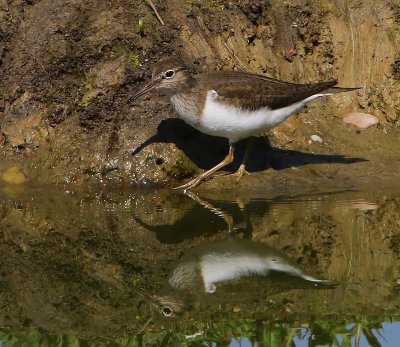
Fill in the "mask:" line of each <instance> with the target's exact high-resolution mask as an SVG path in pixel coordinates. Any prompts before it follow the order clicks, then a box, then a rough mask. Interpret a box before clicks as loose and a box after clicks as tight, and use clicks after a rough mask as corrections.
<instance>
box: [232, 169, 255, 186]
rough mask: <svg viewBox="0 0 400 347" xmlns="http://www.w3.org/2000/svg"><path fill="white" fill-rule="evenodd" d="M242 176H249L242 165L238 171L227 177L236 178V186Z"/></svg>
mask: <svg viewBox="0 0 400 347" xmlns="http://www.w3.org/2000/svg"><path fill="white" fill-rule="evenodd" d="M243 175H246V176H250V175H251V174H250V172H248V171H247V170H246V166H245V165H244V164H242V165H240V167H239V169H238V170H237V171H236V172H234V173H232V174H230V175H229V176H236V184H237V183H238V182H239V181H240V179H241V178H242V177H243Z"/></svg>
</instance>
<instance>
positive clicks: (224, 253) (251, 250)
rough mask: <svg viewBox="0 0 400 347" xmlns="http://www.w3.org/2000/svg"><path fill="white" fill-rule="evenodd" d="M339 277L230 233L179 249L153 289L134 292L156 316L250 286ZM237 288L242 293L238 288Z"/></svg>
mask: <svg viewBox="0 0 400 347" xmlns="http://www.w3.org/2000/svg"><path fill="white" fill-rule="evenodd" d="M338 285H339V283H338V282H336V281H334V280H329V279H321V278H317V277H315V276H313V275H310V274H309V273H308V272H306V271H305V270H303V269H302V268H301V267H300V266H299V264H297V263H296V262H295V261H293V260H291V259H290V258H289V257H288V256H286V255H285V254H283V253H281V252H280V251H278V250H276V249H275V248H272V247H270V246H268V245H267V244H264V243H262V242H256V241H252V240H246V239H238V238H229V239H226V240H220V241H212V242H206V243H204V244H202V245H200V246H198V247H196V248H194V249H193V250H191V251H190V252H188V253H186V254H184V255H183V256H182V257H181V258H180V259H179V260H178V262H177V263H176V264H175V265H174V266H173V267H172V269H171V271H170V273H169V275H168V277H167V279H166V281H165V284H164V286H163V288H161V290H160V291H159V293H158V294H151V293H150V292H148V291H146V290H143V289H141V288H137V289H135V292H136V293H137V294H139V295H140V296H142V297H144V298H145V299H146V300H147V301H148V302H150V304H151V305H152V311H153V313H155V314H156V317H157V318H162V319H176V318H180V317H182V316H183V315H184V314H185V313H189V312H191V311H193V309H195V308H197V307H199V306H202V305H204V304H206V305H205V306H207V305H208V304H210V302H211V301H214V302H216V303H217V304H218V305H219V304H224V303H228V304H229V302H230V301H234V302H236V303H237V300H239V298H240V297H241V296H243V297H244V298H248V296H247V295H243V292H248V291H249V290H250V288H255V290H256V291H257V292H258V293H260V294H261V293H264V294H265V295H274V294H277V293H281V292H283V291H287V290H290V289H333V288H336V287H337V286H338ZM240 293H242V294H240Z"/></svg>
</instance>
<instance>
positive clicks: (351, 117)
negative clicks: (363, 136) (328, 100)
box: [343, 112, 379, 129]
mask: <svg viewBox="0 0 400 347" xmlns="http://www.w3.org/2000/svg"><path fill="white" fill-rule="evenodd" d="M343 122H344V123H346V124H352V125H354V126H356V127H357V128H360V129H367V128H369V127H371V126H373V125H376V124H378V123H379V119H378V118H376V117H375V116H373V115H372V114H369V113H362V112H353V113H349V114H347V115H346V116H344V117H343Z"/></svg>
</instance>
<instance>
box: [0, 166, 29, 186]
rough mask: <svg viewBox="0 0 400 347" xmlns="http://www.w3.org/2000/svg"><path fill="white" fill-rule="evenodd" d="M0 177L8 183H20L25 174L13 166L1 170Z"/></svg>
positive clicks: (22, 181) (23, 180) (23, 179)
mask: <svg viewBox="0 0 400 347" xmlns="http://www.w3.org/2000/svg"><path fill="white" fill-rule="evenodd" d="M1 178H2V179H3V181H4V182H6V183H8V184H22V183H24V182H25V180H26V178H25V175H24V174H23V173H22V172H21V170H20V169H19V168H17V167H15V166H13V167H10V168H8V169H7V170H5V171H4V172H3V174H2V175H1Z"/></svg>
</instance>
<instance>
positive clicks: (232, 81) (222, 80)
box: [198, 71, 337, 110]
mask: <svg viewBox="0 0 400 347" xmlns="http://www.w3.org/2000/svg"><path fill="white" fill-rule="evenodd" d="M200 76H201V78H199V79H198V85H199V87H201V88H208V89H214V90H215V91H216V92H217V93H218V100H220V101H221V102H224V103H228V104H231V105H236V106H241V107H242V108H244V109H249V110H254V109H258V108H260V107H265V106H268V107H270V108H271V109H277V108H281V107H285V106H288V105H291V104H293V103H295V102H297V101H300V100H303V99H305V98H307V97H309V96H311V95H314V94H317V93H320V92H322V91H324V90H327V89H329V88H331V87H332V86H334V85H335V84H336V83H337V81H334V80H332V81H326V82H319V83H313V84H296V83H289V82H284V81H279V80H276V79H273V78H269V77H266V76H261V75H255V74H250V73H246V72H237V71H215V72H210V73H207V74H203V75H200Z"/></svg>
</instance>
